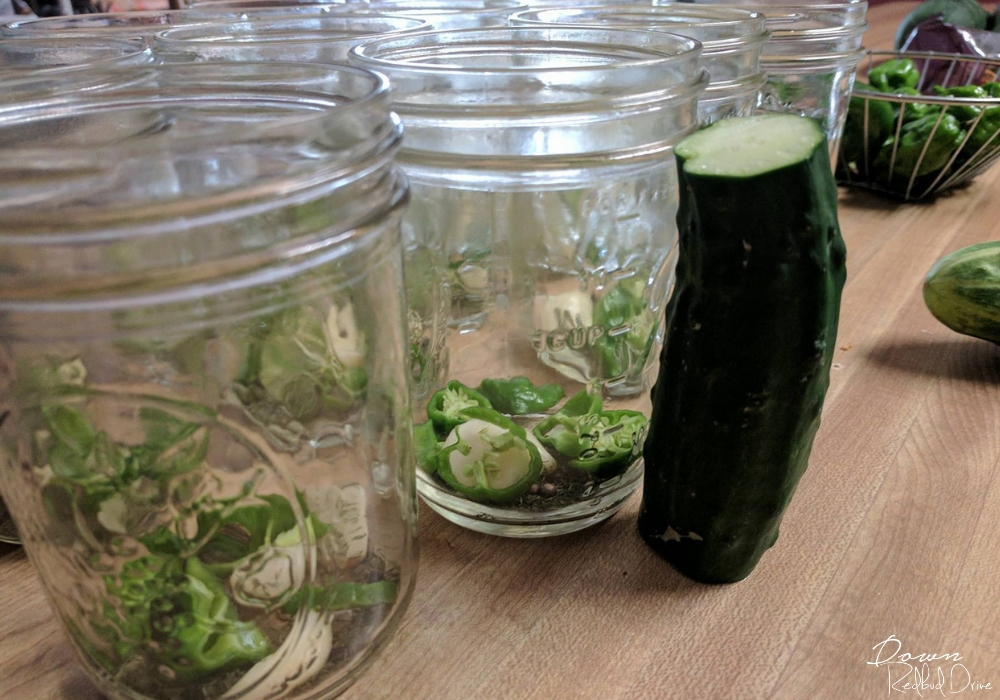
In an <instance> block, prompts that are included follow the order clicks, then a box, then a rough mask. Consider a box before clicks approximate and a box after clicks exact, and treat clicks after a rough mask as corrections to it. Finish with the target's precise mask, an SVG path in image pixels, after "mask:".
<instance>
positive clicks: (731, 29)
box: [510, 3, 767, 124]
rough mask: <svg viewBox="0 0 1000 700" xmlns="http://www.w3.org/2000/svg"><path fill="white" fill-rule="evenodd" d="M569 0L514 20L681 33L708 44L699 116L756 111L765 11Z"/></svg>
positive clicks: (525, 23) (712, 118) (518, 15)
mask: <svg viewBox="0 0 1000 700" xmlns="http://www.w3.org/2000/svg"><path fill="white" fill-rule="evenodd" d="M581 5H584V6H581V7H573V6H572V5H569V4H565V5H564V6H560V7H555V8H545V9H539V10H524V11H520V12H517V13H515V14H514V15H512V16H511V20H510V22H511V25H512V26H539V25H553V24H555V25H558V24H563V25H572V26H577V27H604V28H606V29H642V30H649V31H656V32H667V33H672V34H680V35H681V36H686V37H690V38H692V39H697V40H698V41H700V42H701V44H702V54H701V56H702V65H703V66H704V67H705V69H706V70H707V71H708V73H709V77H710V82H709V84H708V87H707V88H705V92H703V93H702V94H701V95H700V96H699V97H698V116H699V119H700V121H701V122H702V123H706V124H707V123H711V122H713V121H716V120H717V119H722V118H724V117H728V116H742V115H748V114H753V112H754V110H755V109H756V107H757V104H758V102H759V101H760V91H761V88H762V87H763V86H764V81H765V75H764V73H763V72H762V71H761V68H760V54H761V49H762V48H763V47H764V42H765V41H766V40H767V32H766V31H765V29H764V16H763V15H762V14H760V13H757V12H749V11H747V10H742V9H739V8H735V7H694V6H692V5H687V4H671V5H664V6H653V5H645V6H644V5H641V4H637V5H621V4H618V5H615V4H612V5H593V6H592V5H591V4H589V3H581Z"/></svg>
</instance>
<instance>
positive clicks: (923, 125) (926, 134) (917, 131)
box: [875, 114, 965, 178]
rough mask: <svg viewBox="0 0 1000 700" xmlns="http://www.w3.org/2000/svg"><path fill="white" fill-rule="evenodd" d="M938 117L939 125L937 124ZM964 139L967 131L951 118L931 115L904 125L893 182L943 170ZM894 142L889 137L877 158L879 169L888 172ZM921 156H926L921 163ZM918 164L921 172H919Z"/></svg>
mask: <svg viewBox="0 0 1000 700" xmlns="http://www.w3.org/2000/svg"><path fill="white" fill-rule="evenodd" d="M939 116H940V123H938V119H939ZM935 127H936V128H935ZM963 139H965V131H964V130H963V129H962V125H961V124H959V122H958V120H957V119H956V118H955V117H954V116H953V115H951V114H945V115H936V114H929V115H927V116H926V117H921V118H920V119H916V120H914V121H912V122H907V123H906V124H903V127H902V129H901V130H900V134H899V146H898V148H896V160H895V167H894V168H893V178H904V177H906V178H908V177H910V176H911V175H912V174H913V171H914V170H916V171H917V175H918V176H920V175H927V174H929V173H933V172H935V171H937V170H940V169H941V168H943V167H944V166H945V164H947V162H948V159H949V158H951V155H952V154H953V153H954V152H955V149H956V148H958V147H959V146H960V145H961V144H962V140H963ZM894 141H895V138H894V137H892V136H890V137H889V138H888V139H886V140H885V142H884V143H883V144H882V148H881V150H880V151H879V154H878V157H877V158H876V159H875V167H876V168H878V169H884V170H885V171H886V172H888V170H889V166H890V164H891V163H890V161H891V160H892V151H893V143H894ZM925 145H926V151H925V150H924V147H925ZM921 154H923V158H922V159H921ZM918 162H919V164H920V167H919V169H918V168H917V163H918Z"/></svg>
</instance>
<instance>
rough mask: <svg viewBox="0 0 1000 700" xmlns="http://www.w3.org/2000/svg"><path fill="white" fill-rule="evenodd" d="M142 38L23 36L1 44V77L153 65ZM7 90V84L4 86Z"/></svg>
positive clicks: (12, 77) (151, 57)
mask: <svg viewBox="0 0 1000 700" xmlns="http://www.w3.org/2000/svg"><path fill="white" fill-rule="evenodd" d="M153 60H154V58H153V54H152V52H151V50H150V49H149V46H148V44H147V42H146V40H145V39H143V38H141V37H134V36H132V37H111V36H108V37H82V36H55V37H54V36H45V37H42V36H35V35H31V36H24V37H4V38H3V41H0V78H2V79H3V81H4V83H5V84H6V83H7V80H8V79H9V78H11V79H16V78H18V77H21V76H24V77H39V78H40V77H45V76H47V75H56V74H58V72H59V71H65V70H70V69H77V68H87V69H88V70H104V69H109V68H114V67H115V66H121V65H141V64H144V63H152V62H153ZM5 87H6V85H5Z"/></svg>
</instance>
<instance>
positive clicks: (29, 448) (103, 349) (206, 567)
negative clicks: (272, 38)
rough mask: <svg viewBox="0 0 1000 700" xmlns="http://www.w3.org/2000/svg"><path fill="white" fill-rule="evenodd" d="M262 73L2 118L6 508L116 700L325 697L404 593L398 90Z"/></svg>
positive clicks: (406, 425) (371, 645)
mask: <svg viewBox="0 0 1000 700" xmlns="http://www.w3.org/2000/svg"><path fill="white" fill-rule="evenodd" d="M269 68H270V70H272V71H278V70H280V65H279V64H275V63H272V64H269ZM217 69H218V70H217ZM259 69H260V67H259V66H256V65H253V64H242V65H237V64H225V65H223V66H215V65H213V64H201V65H184V66H173V67H169V66H164V67H157V68H144V69H141V70H142V71H145V72H148V73H149V74H150V76H151V79H150V81H148V82H146V83H144V84H143V85H142V86H140V87H137V88H134V89H129V90H123V91H113V92H108V93H101V94H92V95H88V96H81V97H79V98H77V99H68V98H63V99H60V100H58V101H41V102H32V103H20V104H15V105H6V106H3V107H0V176H2V177H3V179H4V181H5V182H7V183H10V184H8V186H6V187H5V188H4V189H3V191H2V193H0V259H2V260H3V265H4V274H3V275H2V276H0V319H2V323H0V413H2V415H3V416H4V417H5V420H4V421H3V422H2V426H0V487H2V491H3V495H4V498H5V500H6V501H7V504H8V505H9V506H10V509H11V512H12V513H13V514H14V516H15V519H16V521H17V524H18V528H19V530H20V534H21V537H22V539H23V541H24V545H25V547H26V549H27V552H28V555H29V557H30V559H31V561H32V563H33V564H34V565H35V567H36V568H37V570H38V573H39V575H40V578H41V581H42V583H43V584H44V587H45V590H46V592H47V593H48V597H49V600H50V602H51V603H52V605H53V607H54V609H55V611H56V613H57V617H58V618H59V620H60V621H61V622H62V623H63V625H64V627H65V629H66V631H67V633H68V635H69V637H70V639H71V640H72V642H73V645H74V647H75V650H76V652H77V655H78V658H79V660H80V661H81V663H82V665H83V667H84V669H85V670H86V671H87V673H88V675H89V676H90V677H91V679H92V680H93V681H94V682H95V683H96V684H97V685H98V687H99V688H100V689H101V691H102V692H103V693H105V694H106V695H108V697H110V698H121V699H123V700H124V699H126V698H127V699H128V700H139V699H144V698H156V699H163V700H181V699H182V698H183V699H185V700H187V699H189V698H204V699H206V700H207V699H215V698H227V699H228V698H233V699H235V698H240V699H241V700H255V699H264V698H267V699H277V698H317V697H331V696H332V695H334V694H336V693H337V692H339V691H340V690H342V689H343V688H344V687H345V686H346V685H347V684H348V683H349V682H350V681H351V680H352V679H353V678H354V677H355V676H356V675H357V674H358V673H359V672H360V671H361V669H363V668H364V667H365V666H366V665H367V663H368V662H369V661H370V660H371V658H372V656H373V654H374V652H375V651H377V650H378V649H379V648H380V647H381V646H382V645H383V644H384V642H385V641H386V640H387V638H388V637H389V636H390V635H391V633H392V631H393V630H394V629H395V627H396V626H397V624H398V622H399V618H400V616H401V615H402V613H403V610H404V609H405V606H406V603H407V601H408V599H409V597H410V594H411V592H412V588H413V582H414V574H415V568H416V545H415V531H416V493H415V488H414V478H413V468H412V464H413V463H412V459H413V457H412V450H411V425H412V423H411V418H410V396H409V389H408V377H407V373H406V357H407V346H406V329H405V305H404V302H403V298H402V291H401V290H402V285H403V279H402V252H401V246H400V235H399V220H400V214H401V211H402V208H403V205H404V203H405V200H406V187H405V184H404V179H403V178H402V176H401V175H400V173H399V171H398V169H397V168H396V167H395V166H394V165H393V162H392V159H393V155H394V153H395V151H396V148H397V146H398V144H399V139H400V135H401V130H400V125H399V121H398V119H397V118H396V117H395V116H394V115H393V114H392V113H391V111H390V104H389V90H388V82H387V81H386V80H385V79H384V77H382V76H377V75H374V74H372V73H368V72H366V71H361V70H358V69H355V68H347V67H320V66H310V65H302V66H297V67H293V68H290V71H291V72H290V77H289V80H288V81H287V82H286V83H284V84H276V83H275V82H274V81H273V74H272V77H267V78H265V79H263V80H260V81H258V80H257V79H256V76H257V75H258V72H259ZM134 70H139V69H133V71H134ZM219 71H221V73H220V72H219ZM241 71H242V72H244V73H245V75H243V76H242V79H237V78H238V77H239V76H238V74H239V73H240V72H241ZM310 73H311V74H312V75H313V76H314V78H313V79H311V80H310V79H309V76H308V74H310ZM309 84H312V85H314V86H320V85H323V86H325V89H322V90H320V89H306V88H305V87H303V86H305V85H309ZM154 86H158V87H154Z"/></svg>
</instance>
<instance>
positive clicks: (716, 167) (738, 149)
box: [677, 114, 826, 177]
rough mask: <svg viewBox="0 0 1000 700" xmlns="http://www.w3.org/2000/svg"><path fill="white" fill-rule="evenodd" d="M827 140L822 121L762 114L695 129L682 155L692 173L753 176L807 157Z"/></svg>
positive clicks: (680, 148)
mask: <svg viewBox="0 0 1000 700" xmlns="http://www.w3.org/2000/svg"><path fill="white" fill-rule="evenodd" d="M825 140H826V136H825V134H824V133H823V130H822V129H821V128H820V126H819V124H817V123H816V122H814V121H813V120H812V119H809V118H807V117H798V116H795V115H793V114H758V115H755V116H752V117H734V118H732V119H723V120H721V121H718V122H716V123H715V124H712V126H710V127H708V128H706V129H702V130H701V131H698V132H696V133H694V134H692V135H691V136H689V137H687V138H686V139H684V140H683V141H681V143H680V144H678V146H677V155H678V156H680V157H681V158H682V159H683V160H684V172H686V173H689V174H691V175H708V176H718V177H753V176H755V175H761V174H763V173H768V172H771V171H773V170H779V169H781V168H785V167H788V166H790V165H795V164H796V163H802V162H804V161H806V160H808V159H809V158H810V157H811V156H812V154H813V152H815V150H816V149H817V148H818V147H820V146H823V143H824V141H825ZM823 147H824V148H825V146H823Z"/></svg>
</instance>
